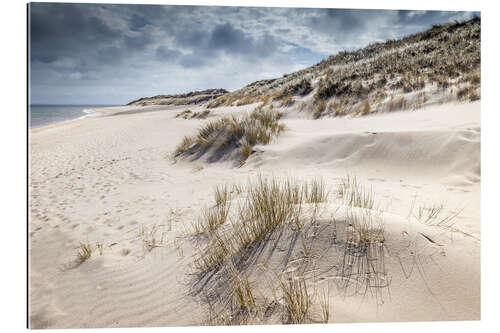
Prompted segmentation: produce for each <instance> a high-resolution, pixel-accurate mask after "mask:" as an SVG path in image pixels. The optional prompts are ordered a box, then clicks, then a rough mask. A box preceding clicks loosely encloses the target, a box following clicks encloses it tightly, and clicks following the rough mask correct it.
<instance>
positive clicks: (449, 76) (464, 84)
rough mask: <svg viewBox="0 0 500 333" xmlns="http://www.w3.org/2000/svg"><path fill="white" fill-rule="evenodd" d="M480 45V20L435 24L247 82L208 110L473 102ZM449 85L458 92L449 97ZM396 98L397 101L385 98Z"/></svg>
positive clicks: (317, 111) (321, 111)
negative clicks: (299, 102)
mask: <svg viewBox="0 0 500 333" xmlns="http://www.w3.org/2000/svg"><path fill="white" fill-rule="evenodd" d="M480 46H481V20H480V18H473V19H471V20H469V21H465V22H455V23H450V24H444V25H435V26H433V27H432V28H431V29H429V30H427V31H424V32H422V33H418V34H415V35H412V36H409V37H406V38H402V39H400V40H388V41H386V42H381V43H375V44H372V45H369V46H367V47H365V48H362V49H359V50H356V51H350V52H347V51H342V52H339V53H338V54H336V55H333V56H330V57H329V58H328V59H325V60H323V61H322V62H320V63H318V64H317V65H314V66H311V67H309V68H306V69H304V70H301V71H298V72H295V73H292V74H287V75H285V76H283V77H282V78H278V79H272V80H261V81H257V82H254V83H251V84H249V85H247V86H246V87H244V88H242V89H240V90H238V91H235V92H233V93H229V94H226V95H224V96H221V97H219V98H217V99H216V100H214V101H213V102H211V103H213V105H211V107H216V106H222V105H224V106H232V105H245V104H249V103H250V102H252V103H256V102H263V104H267V103H269V99H271V100H272V101H275V102H278V103H279V104H278V105H280V106H286V107H289V106H291V105H293V104H294V103H290V102H291V101H292V99H294V100H297V98H300V97H302V96H306V95H310V94H313V95H312V98H310V99H308V100H307V102H306V105H305V107H304V106H303V107H301V109H308V110H310V111H311V112H313V117H314V118H320V117H323V116H326V115H330V116H343V115H345V114H350V113H352V114H356V115H368V114H371V113H373V112H385V111H393V110H404V109H409V108H418V107H420V106H421V105H423V104H425V103H426V102H428V101H429V98H428V96H427V97H426V98H425V99H419V98H417V96H413V94H414V92H420V91H427V93H428V95H435V96H436V99H438V100H439V99H440V100H443V101H445V100H447V99H453V98H458V99H461V100H469V101H474V100H477V99H480V85H481V79H480V72H481V68H480V66H481V53H480ZM313 82H314V83H313ZM453 87H456V88H458V89H459V90H460V93H458V94H455V93H453ZM398 94H399V95H403V96H402V97H401V99H398V100H396V101H394V99H393V98H392V99H388V96H389V95H398ZM264 101H265V103H264ZM329 102H334V103H336V105H335V107H333V105H332V107H329V106H330V105H329ZM367 106H369V108H368V107H367Z"/></svg>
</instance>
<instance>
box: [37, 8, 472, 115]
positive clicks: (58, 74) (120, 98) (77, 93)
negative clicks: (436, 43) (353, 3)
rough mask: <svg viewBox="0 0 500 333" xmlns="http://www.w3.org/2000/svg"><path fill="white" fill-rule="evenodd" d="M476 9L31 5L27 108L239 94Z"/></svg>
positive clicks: (113, 103) (452, 19) (464, 17)
mask: <svg viewBox="0 0 500 333" xmlns="http://www.w3.org/2000/svg"><path fill="white" fill-rule="evenodd" d="M474 15H476V16H479V13H477V12H452V11H406V10H405V11H399V10H360V9H330V8H322V9H311V8H265V7H214V6H211V7H208V6H169V5H130V4H118V5H107V4H75V3H72V4H64V3H32V4H30V8H29V24H30V29H29V45H30V49H29V66H30V102H31V104H87V105H89V104H111V105H121V104H126V103H128V102H130V101H132V100H134V99H137V98H140V97H145V96H153V95H158V94H176V93H184V92H189V91H195V90H203V89H209V88H224V89H227V90H229V91H233V90H236V89H239V88H241V87H243V86H245V85H246V84H249V83H251V82H254V81H257V80H262V79H270V78H275V77H280V76H282V75H283V74H286V73H291V72H294V71H297V70H300V69H303V68H306V67H308V66H312V65H314V64H316V63H318V62H320V61H321V60H322V59H325V58H327V57H328V56H329V55H332V54H336V53H338V52H339V51H342V50H354V49H358V48H361V47H364V46H367V45H369V44H371V43H374V42H380V41H385V40H387V39H396V38H401V37H404V36H407V35H410V34H413V33H416V32H420V31H424V30H426V29H428V28H430V27H431V26H432V25H433V24H441V23H447V22H453V21H455V20H458V21H461V20H466V19H469V18H472V17H473V16H474Z"/></svg>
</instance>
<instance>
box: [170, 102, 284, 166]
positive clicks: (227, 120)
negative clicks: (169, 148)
mask: <svg viewBox="0 0 500 333" xmlns="http://www.w3.org/2000/svg"><path fill="white" fill-rule="evenodd" d="M280 117H281V114H280V113H278V112H274V111H271V110H264V109H262V107H258V108H256V109H255V110H254V111H252V112H251V113H250V114H248V115H247V116H243V117H236V116H234V115H232V116H226V117H222V118H219V119H217V120H211V121H209V122H208V123H206V124H204V125H203V126H202V127H200V128H199V129H198V133H197V134H196V135H193V136H185V137H184V138H183V139H182V141H181V143H180V144H179V145H178V146H177V148H176V150H175V152H174V155H175V156H176V157H177V156H180V155H183V154H186V155H191V154H196V153H199V154H203V153H205V152H206V151H207V150H208V149H210V148H215V149H217V150H225V149H228V148H233V149H238V150H240V154H241V159H242V160H243V161H244V160H246V158H248V156H249V155H250V153H251V149H250V148H251V147H253V146H254V145H256V144H268V143H269V142H271V140H272V138H273V137H275V136H277V135H279V134H280V133H281V132H283V131H284V130H285V126H284V125H282V124H279V122H278V120H279V119H280Z"/></svg>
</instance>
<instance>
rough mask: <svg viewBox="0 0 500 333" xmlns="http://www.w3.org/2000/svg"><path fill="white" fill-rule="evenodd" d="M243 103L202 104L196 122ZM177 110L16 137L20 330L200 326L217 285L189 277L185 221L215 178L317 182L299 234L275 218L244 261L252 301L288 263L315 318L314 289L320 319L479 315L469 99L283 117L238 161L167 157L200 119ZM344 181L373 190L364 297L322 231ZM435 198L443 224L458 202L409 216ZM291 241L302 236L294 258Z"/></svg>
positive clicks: (114, 111)
mask: <svg viewBox="0 0 500 333" xmlns="http://www.w3.org/2000/svg"><path fill="white" fill-rule="evenodd" d="M253 106H254V105H246V106H243V107H225V108H218V109H215V110H214V111H213V113H212V114H211V115H210V117H209V119H211V117H216V116H217V115H219V114H225V113H228V112H236V113H238V112H239V113H242V112H246V111H250V110H252V109H253ZM185 108H186V107H182V106H175V107H174V106H154V107H144V108H141V107H137V106H127V107H122V108H108V109H103V110H99V112H98V115H97V116H95V117H90V118H86V119H81V120H76V121H73V122H70V123H65V124H61V125H53V126H49V127H45V128H40V129H36V130H32V131H31V132H30V147H29V148H30V175H29V176H30V184H29V192H30V193H29V194H30V207H29V208H30V211H29V216H30V224H29V235H30V243H29V253H30V263H29V265H30V295H29V297H30V324H31V326H32V327H35V328H44V327H50V328H71V327H130V326H174V325H199V324H204V323H206V322H207V318H208V317H210V311H209V310H210V307H209V305H208V304H209V303H210V302H209V301H207V299H210V297H209V296H210V295H212V296H213V292H216V293H218V292H219V289H218V288H220V287H221V286H220V285H218V282H217V281H221V280H218V279H216V278H215V277H217V275H215V276H214V277H213V278H211V279H210V278H207V277H205V278H204V279H205V280H203V279H201V280H199V281H196V280H195V279H194V278H193V275H192V274H191V273H193V271H194V267H193V262H194V260H195V258H196V256H197V253H198V250H197V247H198V246H203V244H204V239H203V237H202V238H199V239H198V238H193V237H192V235H191V234H192V230H191V226H192V223H193V222H195V221H197V219H198V217H199V216H200V213H201V208H202V207H204V206H207V207H210V206H212V205H213V194H212V192H213V189H214V187H215V186H217V185H218V184H233V183H236V184H243V185H245V184H246V183H247V182H248V181H249V180H250V181H251V180H255V179H256V177H257V176H259V175H260V176H265V177H271V176H274V177H293V178H294V179H297V181H299V182H302V181H309V180H311V179H313V178H318V177H320V178H321V179H322V180H323V181H324V182H325V184H326V186H327V188H328V190H329V191H330V194H329V200H328V202H327V203H324V204H322V205H321V209H320V213H318V215H317V219H316V221H315V222H313V223H311V224H307V223H306V224H305V229H304V231H302V232H301V233H300V234H297V233H296V232H294V231H293V230H292V229H290V228H289V227H283V228H282V233H281V235H282V237H281V238H279V239H278V238H276V239H274V238H273V239H274V241H269V242H266V243H264V244H262V247H261V248H259V251H255V253H253V252H252V254H251V255H250V259H249V261H247V264H246V266H245V268H244V273H245V274H246V275H247V276H248V278H249V280H250V281H251V282H252V286H254V287H255V288H256V290H259V293H260V294H261V296H260V297H261V298H263V299H267V300H272V299H273V297H272V292H273V290H272V289H273V288H272V283H271V284H270V285H268V284H266V283H259V281H262V280H269V281H272V280H273V276H274V275H273V274H275V272H277V271H280V272H286V273H292V272H301V273H300V274H301V276H302V277H305V278H306V280H307V281H308V286H309V288H310V289H309V290H310V291H311V294H312V295H313V296H312V297H313V298H314V302H313V303H314V304H313V310H314V311H313V315H312V317H313V318H316V319H317V320H318V321H321V320H320V319H318V318H319V317H321V315H320V313H321V309H320V306H319V304H320V302H319V298H320V296H321V295H324V293H325V290H328V291H329V292H328V298H329V300H330V301H329V309H330V318H329V321H330V322H361V321H421V320H477V319H479V318H480V269H479V265H480V260H479V258H480V257H479V256H480V229H479V227H480V224H479V193H480V192H479V191H480V179H481V175H480V103H479V102H473V103H462V104H452V103H450V104H443V105H437V106H432V107H428V108H426V109H419V110H415V111H411V112H410V111H408V112H394V113H389V114H382V115H374V116H369V117H360V118H347V117H344V118H332V119H321V120H317V121H314V120H308V119H300V118H297V117H294V116H293V115H291V114H290V115H285V117H284V118H283V119H282V122H283V123H284V124H285V125H286V126H287V128H288V130H287V131H286V132H284V134H283V135H281V136H279V137H277V138H276V139H275V140H274V141H272V143H271V144H269V145H265V146H263V145H257V146H255V147H254V150H255V152H254V153H253V154H252V155H250V157H249V158H248V160H247V161H246V163H245V164H244V165H243V166H242V167H240V168H236V167H234V166H233V164H232V163H231V161H225V162H224V161H221V162H217V163H208V162H207V161H206V159H204V158H203V157H202V158H199V159H198V160H195V161H187V160H182V159H180V160H178V161H177V162H176V163H173V161H172V159H171V155H170V154H171V152H172V151H174V149H175V147H176V145H177V144H178V143H179V141H180V139H181V138H182V136H184V135H186V134H189V133H194V132H195V131H196V129H197V128H198V127H199V126H200V125H201V124H203V123H204V122H206V121H207V120H200V119H189V120H186V119H182V118H176V117H175V116H176V115H177V114H178V113H179V112H181V111H182V110H184V109H185ZM189 108H190V109H191V110H193V111H200V110H202V108H201V107H197V106H194V107H193V106H190V107H189ZM347 174H349V175H351V176H356V177H357V179H358V180H359V181H360V183H363V184H364V186H365V187H366V188H370V189H371V190H372V191H373V193H374V197H375V201H376V205H377V207H378V208H380V209H381V210H382V211H383V212H381V213H378V215H377V218H378V219H381V220H383V221H384V225H385V239H386V241H385V244H386V245H385V248H386V252H385V254H384V258H385V263H384V265H385V269H384V276H383V278H384V279H385V280H384V281H386V282H387V285H386V286H381V285H379V286H378V287H379V288H368V289H367V290H368V292H362V288H355V287H352V285H351V286H350V287H349V288H341V287H339V286H341V284H339V281H338V280H339V274H340V270H341V269H340V266H339V263H340V262H342V260H344V259H343V257H344V256H345V242H344V241H342V242H340V241H339V243H335V242H333V241H332V240H333V239H335V237H338V238H339V239H343V238H345V235H346V234H347V233H348V231H347V230H348V223H347V222H346V218H345V216H346V215H345V214H346V213H345V212H346V209H347V207H346V205H345V203H344V202H343V201H342V200H341V199H339V198H338V197H337V196H336V195H335V191H336V189H337V187H338V184H339V182H340V180H341V179H342V177H345V176H346V175H347ZM244 195H245V194H244V193H243V194H241V197H244ZM241 197H238V196H235V197H234V198H232V199H231V200H232V201H233V202H234V205H232V207H236V204H237V202H238V200H240V199H239V198H241ZM440 204H443V211H442V213H441V214H442V216H443V217H444V216H448V215H450V214H454V213H456V212H458V211H460V214H459V215H457V217H456V218H455V219H454V220H453V225H452V226H451V225H448V228H443V227H439V226H435V225H434V226H433V225H429V224H425V223H421V222H418V221H417V220H418V219H417V217H416V215H417V213H416V212H417V211H418V208H419V207H430V206H432V205H440ZM305 207H306V208H307V207H309V206H307V205H306V206H305ZM307 209H309V208H307ZM307 209H306V210H305V211H306V213H305V214H306V215H307V214H310V213H307V212H309V211H308V210H307ZM410 212H413V214H410ZM307 216H309V215H307ZM334 234H336V235H337V236H335V237H334V236H333V235H334ZM299 236H300V237H305V238H304V239H308V240H310V242H307V243H306V244H308V245H307V246H310V251H311V253H312V255H311V256H310V257H309V259H307V260H306V259H305V258H304V253H303V251H304V249H303V248H302V245H301V243H300V241H298V240H300V237H299ZM81 242H83V243H90V244H91V245H92V247H93V249H94V251H93V254H92V256H91V257H90V258H89V259H88V260H86V261H84V262H78V261H77V260H76V253H77V249H78V246H79V245H80V243H81ZM100 249H101V250H102V254H101V253H100V252H101V250H100ZM311 258H312V259H311ZM378 262H379V263H380V262H381V261H380V260H379V261H378ZM220 274H222V273H220ZM340 275H341V274H340ZM262 277H265V279H263V278H262ZM378 278H380V277H378ZM356 283H358V282H356ZM352 288H355V289H354V291H353V289H352ZM211 293H212V294H211ZM219 294H220V295H223V292H220V293H219ZM261 300H262V299H261ZM270 302H271V301H270ZM266 304H267V303H266ZM269 304H270V305H269V309H270V310H269V315H266V316H264V317H263V318H261V320H262V322H266V323H279V322H281V312H280V311H281V310H282V308H283V304H282V301H281V300H280V298H279V297H278V299H277V300H276V302H275V303H272V302H271V303H269ZM271 310H272V311H271ZM266 313H267V312H266Z"/></svg>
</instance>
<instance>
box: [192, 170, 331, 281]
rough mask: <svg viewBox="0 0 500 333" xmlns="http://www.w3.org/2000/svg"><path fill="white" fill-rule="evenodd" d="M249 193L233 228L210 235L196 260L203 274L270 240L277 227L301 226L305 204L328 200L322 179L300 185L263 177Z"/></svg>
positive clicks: (243, 201) (240, 203) (241, 205)
mask: <svg viewBox="0 0 500 333" xmlns="http://www.w3.org/2000/svg"><path fill="white" fill-rule="evenodd" d="M246 192H247V194H246V197H245V198H242V200H241V201H239V203H238V206H237V207H238V210H237V212H235V216H236V218H235V220H234V221H232V223H231V227H230V228H227V229H226V228H225V229H224V230H218V229H217V230H214V231H213V232H211V233H210V241H209V244H208V245H207V246H206V247H205V248H204V249H203V250H202V251H200V253H199V256H198V258H197V260H196V268H197V270H198V271H199V272H200V273H204V272H207V271H210V270H213V269H219V268H220V267H221V266H222V265H223V264H224V262H225V261H226V260H228V259H234V258H236V257H238V256H239V255H240V254H242V253H243V252H244V250H245V249H247V248H248V247H250V246H251V245H252V244H254V243H255V242H258V241H262V240H264V239H266V237H268V236H270V235H271V234H272V233H273V231H274V230H275V229H276V228H277V227H279V226H282V225H285V224H287V223H294V224H297V223H299V222H298V221H300V219H301V214H302V211H303V209H302V205H303V204H304V203H319V202H325V201H326V200H327V192H326V189H325V185H324V183H323V181H321V180H314V181H313V182H312V183H311V184H307V183H305V184H298V183H297V182H296V181H294V180H290V179H285V180H280V179H276V178H271V179H269V178H264V177H260V178H259V179H258V180H257V182H255V183H250V184H249V185H248V188H247V190H246ZM219 196H223V195H220V194H219ZM216 207H217V206H216Z"/></svg>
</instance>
